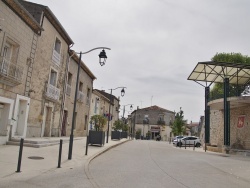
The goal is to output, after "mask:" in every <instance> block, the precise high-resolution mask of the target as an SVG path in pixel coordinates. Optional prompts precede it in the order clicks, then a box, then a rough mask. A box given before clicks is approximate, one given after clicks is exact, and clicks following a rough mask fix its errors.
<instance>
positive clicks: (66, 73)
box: [58, 44, 74, 137]
mask: <svg viewBox="0 0 250 188" xmlns="http://www.w3.org/2000/svg"><path fill="white" fill-rule="evenodd" d="M73 45H74V44H72V45H71V46H69V47H68V55H67V62H66V63H67V64H66V67H65V75H64V84H63V94H62V103H61V110H60V119H59V131H58V136H59V137H61V131H62V121H63V116H64V106H65V98H66V89H67V82H68V72H69V62H70V59H71V57H72V56H73V55H74V53H73V54H72V55H71V56H69V51H70V48H72V46H73Z"/></svg>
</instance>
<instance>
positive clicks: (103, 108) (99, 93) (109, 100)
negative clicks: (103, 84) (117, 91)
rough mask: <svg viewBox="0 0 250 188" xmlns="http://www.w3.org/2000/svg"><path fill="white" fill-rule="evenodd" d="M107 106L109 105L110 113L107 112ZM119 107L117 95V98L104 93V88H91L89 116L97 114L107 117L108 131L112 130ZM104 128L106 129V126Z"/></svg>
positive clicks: (117, 117)
mask: <svg viewBox="0 0 250 188" xmlns="http://www.w3.org/2000/svg"><path fill="white" fill-rule="evenodd" d="M109 107H110V114H109ZM119 109H120V98H119V97H118V98H117V97H115V96H114V95H111V94H109V93H106V92H105V91H104V90H98V89H94V90H93V94H92V102H91V110H90V117H91V116H93V115H96V114H99V115H103V116H105V117H107V118H109V120H110V122H109V131H110V133H111V131H112V127H113V124H114V122H115V121H116V120H118V119H119V112H120V111H119ZM107 124H108V122H107ZM91 127H92V125H90V129H91ZM105 128H106V129H107V126H106V127H105ZM105 131H106V130H105ZM110 133H109V135H110Z"/></svg>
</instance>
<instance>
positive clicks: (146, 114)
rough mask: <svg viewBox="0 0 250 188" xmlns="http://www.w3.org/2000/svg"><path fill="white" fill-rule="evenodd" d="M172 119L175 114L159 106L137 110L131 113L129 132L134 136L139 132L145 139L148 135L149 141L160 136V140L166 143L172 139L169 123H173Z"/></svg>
mask: <svg viewBox="0 0 250 188" xmlns="http://www.w3.org/2000/svg"><path fill="white" fill-rule="evenodd" d="M174 119H175V112H172V111H170V110H166V109H164V108H161V107H159V106H150V107H147V108H142V109H137V110H134V111H133V112H132V113H131V121H130V122H131V125H130V128H131V129H132V130H131V132H132V134H135V132H136V131H141V136H143V137H146V135H147V133H148V134H149V136H150V139H155V138H156V136H157V135H161V138H162V140H165V141H167V140H168V139H170V137H172V132H171V128H170V122H173V121H174Z"/></svg>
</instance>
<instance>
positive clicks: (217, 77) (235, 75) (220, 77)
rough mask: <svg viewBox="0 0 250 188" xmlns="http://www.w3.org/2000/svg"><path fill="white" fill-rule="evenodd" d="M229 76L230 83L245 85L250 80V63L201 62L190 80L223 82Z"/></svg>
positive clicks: (190, 76)
mask: <svg viewBox="0 0 250 188" xmlns="http://www.w3.org/2000/svg"><path fill="white" fill-rule="evenodd" d="M224 78H229V83H231V84H238V85H244V84H247V83H249V81H250V65H247V64H237V63H226V62H214V61H207V62H199V63H198V64H197V65H196V67H195V68H194V70H193V71H192V73H191V74H190V75H189V77H188V80H193V81H196V82H198V81H202V82H211V83H223V82H224Z"/></svg>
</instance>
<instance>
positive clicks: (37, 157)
mask: <svg viewBox="0 0 250 188" xmlns="http://www.w3.org/2000/svg"><path fill="white" fill-rule="evenodd" d="M28 158H29V159H34V160H42V159H44V158H43V157H39V156H30V157H28Z"/></svg>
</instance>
